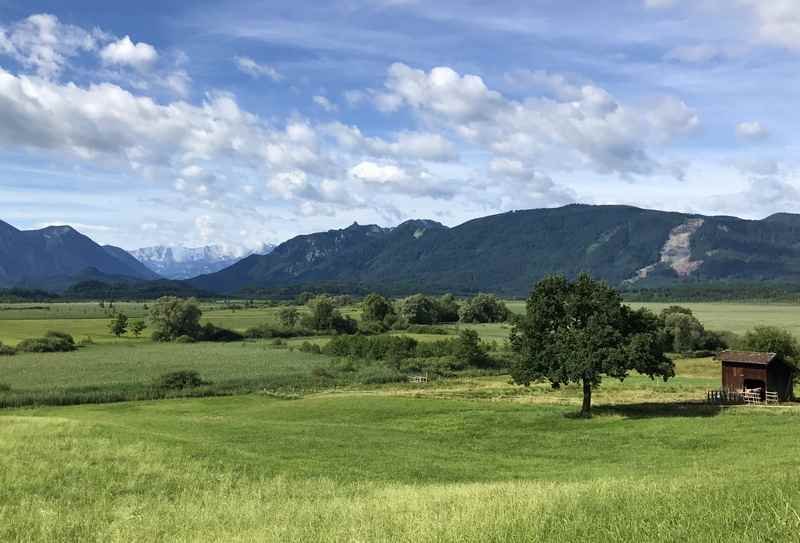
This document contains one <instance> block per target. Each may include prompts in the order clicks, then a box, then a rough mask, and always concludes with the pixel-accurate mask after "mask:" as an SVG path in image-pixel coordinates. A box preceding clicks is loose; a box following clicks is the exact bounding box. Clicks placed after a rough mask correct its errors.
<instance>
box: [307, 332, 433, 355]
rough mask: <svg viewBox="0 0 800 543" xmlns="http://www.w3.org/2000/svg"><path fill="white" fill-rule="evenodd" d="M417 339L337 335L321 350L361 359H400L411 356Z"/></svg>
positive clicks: (415, 347)
mask: <svg viewBox="0 0 800 543" xmlns="http://www.w3.org/2000/svg"><path fill="white" fill-rule="evenodd" d="M416 349H417V340H415V339H414V338H411V337H408V336H375V337H365V336H337V337H335V338H333V339H332V340H330V341H329V342H328V344H327V345H325V347H323V348H322V352H323V353H325V354H329V355H333V356H346V357H352V358H357V359H362V360H401V359H403V358H413V356H414V354H415V352H416Z"/></svg>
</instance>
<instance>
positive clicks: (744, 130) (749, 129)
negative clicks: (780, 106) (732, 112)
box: [736, 121, 769, 141]
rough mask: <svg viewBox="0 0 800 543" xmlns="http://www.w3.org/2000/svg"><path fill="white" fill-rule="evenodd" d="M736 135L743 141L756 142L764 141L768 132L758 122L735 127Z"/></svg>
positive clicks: (742, 123)
mask: <svg viewBox="0 0 800 543" xmlns="http://www.w3.org/2000/svg"><path fill="white" fill-rule="evenodd" d="M736 135H737V136H738V137H739V138H740V139H743V140H751V141H758V140H763V139H766V138H767V137H768V136H769V132H768V131H767V129H766V128H764V127H763V126H762V125H761V123H760V122H758V121H750V122H741V123H739V124H737V125H736Z"/></svg>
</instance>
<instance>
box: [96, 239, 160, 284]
mask: <svg viewBox="0 0 800 543" xmlns="http://www.w3.org/2000/svg"><path fill="white" fill-rule="evenodd" d="M103 249H105V250H106V252H107V253H108V254H110V255H111V256H113V257H114V258H116V259H117V260H119V261H120V262H122V263H123V264H125V265H126V266H128V267H130V268H131V269H133V270H136V271H137V272H138V273H139V275H140V276H141V277H142V278H144V279H161V276H160V275H158V274H157V273H156V272H154V271H153V270H151V269H150V268H148V267H147V266H145V265H144V264H142V263H141V262H139V261H138V260H136V258H135V257H134V256H133V255H132V254H130V253H129V252H128V251H126V250H125V249H121V248H119V247H114V246H113V245H103Z"/></svg>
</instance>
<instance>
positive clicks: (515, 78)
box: [505, 70, 581, 100]
mask: <svg viewBox="0 0 800 543" xmlns="http://www.w3.org/2000/svg"><path fill="white" fill-rule="evenodd" d="M505 80H506V82H507V83H508V84H509V85H511V86H513V87H517V88H519V89H523V90H542V91H545V92H546V93H547V94H552V95H553V96H555V97H556V98H559V99H561V100H579V99H580V97H581V88H580V86H578V85H575V84H573V83H571V82H570V81H569V79H568V78H567V77H565V76H563V75H561V74H555V73H551V72H547V71H545V70H515V71H513V72H510V73H507V74H506V75H505Z"/></svg>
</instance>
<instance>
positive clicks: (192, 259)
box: [130, 245, 274, 279]
mask: <svg viewBox="0 0 800 543" xmlns="http://www.w3.org/2000/svg"><path fill="white" fill-rule="evenodd" d="M273 248H274V246H272V245H264V246H262V247H261V248H260V249H259V250H258V251H255V252H250V253H245V254H240V253H237V252H235V251H228V250H225V248H223V247H221V246H219V245H209V246H206V247H196V248H187V247H177V246H176V247H172V246H163V245H159V246H155V247H144V248H142V249H136V250H134V251H131V252H130V254H131V255H132V256H133V257H134V258H135V259H136V260H137V261H138V262H140V263H141V264H142V265H144V266H145V267H146V268H147V269H149V270H151V271H153V272H155V273H157V274H158V275H160V276H163V277H166V278H169V279H188V278H190V277H196V276H198V275H201V274H208V273H214V272H217V271H219V270H222V269H225V268H227V267H228V266H231V265H233V264H235V263H236V262H238V261H240V260H241V259H242V258H244V257H247V256H249V255H250V254H268V253H269V252H270V251H272V249H273Z"/></svg>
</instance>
